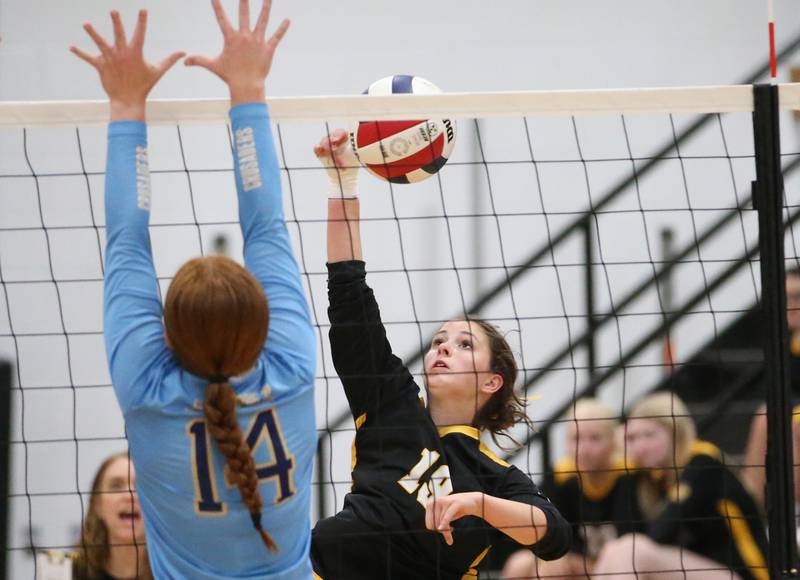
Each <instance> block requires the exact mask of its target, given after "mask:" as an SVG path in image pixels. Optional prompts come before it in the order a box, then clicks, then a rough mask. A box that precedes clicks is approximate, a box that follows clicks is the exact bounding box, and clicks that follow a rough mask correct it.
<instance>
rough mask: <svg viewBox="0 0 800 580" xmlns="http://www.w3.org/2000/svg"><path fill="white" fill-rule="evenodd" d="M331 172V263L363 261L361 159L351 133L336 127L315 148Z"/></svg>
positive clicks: (329, 223)
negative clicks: (348, 134) (359, 176)
mask: <svg viewBox="0 0 800 580" xmlns="http://www.w3.org/2000/svg"><path fill="white" fill-rule="evenodd" d="M314 153H315V154H316V156H317V157H318V158H319V160H320V162H321V163H322V165H323V166H324V167H325V170H326V172H327V174H328V263H329V264H335V263H336V262H345V261H349V260H363V256H362V253H361V227H360V220H361V205H360V202H359V200H358V167H359V165H358V161H357V160H356V157H355V155H354V154H353V152H352V150H351V149H350V146H349V144H348V141H347V132H346V131H344V130H343V129H336V130H334V131H332V132H331V134H330V135H328V136H326V137H324V138H323V139H322V140H321V141H320V142H319V144H318V145H317V146H316V147H314Z"/></svg>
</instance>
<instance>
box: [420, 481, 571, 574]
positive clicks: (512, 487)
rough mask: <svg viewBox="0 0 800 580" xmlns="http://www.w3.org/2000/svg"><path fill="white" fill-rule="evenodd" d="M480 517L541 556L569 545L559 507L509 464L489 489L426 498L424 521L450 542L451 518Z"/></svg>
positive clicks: (557, 552)
mask: <svg viewBox="0 0 800 580" xmlns="http://www.w3.org/2000/svg"><path fill="white" fill-rule="evenodd" d="M465 516H476V517H479V518H482V519H483V520H484V521H485V522H486V523H488V524H489V525H491V526H492V527H494V528H496V529H497V530H500V531H501V532H503V533H504V534H506V535H508V536H509V537H511V538H512V539H513V540H515V541H516V542H518V543H519V544H522V545H524V546H530V548H531V550H532V551H533V552H534V554H536V556H538V557H539V558H541V559H543V560H555V559H556V558H560V557H561V556H563V555H564V554H565V553H566V552H567V550H568V549H569V547H570V540H571V536H572V529H571V526H570V525H569V524H568V523H567V521H566V520H565V519H564V517H563V516H562V515H561V514H560V513H559V511H558V509H556V507H555V506H554V505H553V504H552V503H551V502H550V500H549V499H547V497H546V496H544V494H542V493H541V492H540V491H539V489H538V488H537V487H536V485H534V483H533V482H532V481H531V480H530V479H529V478H528V477H527V476H526V475H525V474H524V473H522V472H521V471H520V470H518V469H516V468H514V467H511V468H509V469H508V470H507V472H506V473H505V475H504V477H503V479H502V481H501V482H500V484H499V485H497V486H495V487H494V489H493V490H491V493H482V492H464V493H454V494H451V495H448V496H445V497H441V498H436V499H435V500H431V501H429V502H428V505H427V507H426V512H425V525H426V527H427V528H428V529H429V530H433V531H437V532H439V533H441V534H442V535H443V536H444V538H445V541H447V542H448V543H452V541H453V538H452V527H451V522H453V521H455V520H457V519H459V518H462V517H465Z"/></svg>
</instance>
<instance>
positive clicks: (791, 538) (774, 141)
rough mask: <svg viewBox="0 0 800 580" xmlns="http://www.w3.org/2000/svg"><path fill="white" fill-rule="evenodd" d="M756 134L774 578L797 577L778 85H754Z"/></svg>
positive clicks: (768, 482)
mask: <svg viewBox="0 0 800 580" xmlns="http://www.w3.org/2000/svg"><path fill="white" fill-rule="evenodd" d="M753 97H754V111H753V133H754V137H755V161H756V181H755V182H754V184H753V199H754V202H755V207H756V210H757V211H758V238H759V247H760V254H761V262H760V264H761V309H762V317H763V324H764V330H765V333H764V340H765V344H764V372H765V378H766V381H767V490H766V491H767V520H768V523H769V538H770V542H769V564H768V565H769V572H770V577H771V578H796V577H797V567H798V566H797V544H796V542H797V540H796V522H795V517H794V508H795V506H794V484H793V480H794V477H793V475H794V474H793V473H792V471H793V469H792V439H791V420H792V416H791V404H790V401H791V391H790V385H789V372H788V369H789V332H788V330H787V327H786V285H785V282H784V279H785V276H786V271H785V265H784V261H783V260H784V253H783V244H784V241H783V238H784V226H783V215H782V210H783V179H782V177H781V166H780V154H781V150H780V130H779V108H778V87H777V86H774V85H764V84H759V85H755V86H754V87H753Z"/></svg>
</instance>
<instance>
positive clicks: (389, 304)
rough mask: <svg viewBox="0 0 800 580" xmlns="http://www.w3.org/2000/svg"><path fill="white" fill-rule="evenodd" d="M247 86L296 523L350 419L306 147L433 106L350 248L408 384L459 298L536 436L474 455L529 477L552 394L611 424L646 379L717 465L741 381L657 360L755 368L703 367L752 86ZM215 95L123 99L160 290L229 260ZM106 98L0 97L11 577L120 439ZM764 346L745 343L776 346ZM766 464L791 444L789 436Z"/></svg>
mask: <svg viewBox="0 0 800 580" xmlns="http://www.w3.org/2000/svg"><path fill="white" fill-rule="evenodd" d="M775 91H776V92H777V94H778V95H779V98H778V101H777V103H776V105H777V107H776V109H775V115H776V122H777V119H778V118H779V121H780V126H781V128H782V139H783V141H782V143H781V145H782V150H783V153H782V154H780V157H779V158H778V162H779V164H780V165H781V166H782V171H783V186H784V187H783V189H780V185H781V184H780V183H778V184H773V186H775V187H778V194H779V199H778V203H779V208H778V209H779V211H778V213H777V215H773V216H772V218H771V219H772V227H773V230H772V233H771V234H770V235H772V239H773V241H774V244H773V246H772V247H771V250H770V252H771V254H770V256H772V257H771V258H770V260H772V261H771V262H770V264H771V266H770V269H769V271H768V272H767V274H764V275H766V276H768V278H767V279H768V280H770V286H769V290H770V291H771V292H772V294H773V295H774V296H773V298H774V300H773V301H770V303H769V304H770V305H771V306H770V307H771V308H772V309H773V310H772V316H773V319H774V318H775V316H777V317H778V319H779V320H785V297H784V299H783V300H784V302H783V303H781V302H780V293H781V291H782V289H783V271H784V268H785V267H786V268H789V267H792V265H800V258H799V256H800V253H798V252H797V247H798V244H799V243H800V232H799V231H798V223H797V219H798V217H800V203H798V202H799V201H800V191H799V190H798V187H797V181H798V175H800V174H796V172H795V169H796V167H797V165H798V163H800V146H798V144H797V142H796V137H797V135H796V134H794V132H793V127H794V125H793V123H794V120H793V117H792V112H791V111H793V110H797V109H800V85H792V84H787V85H780V86H779V87H778V88H776V89H775ZM268 102H269V104H270V111H271V116H272V120H273V131H274V137H275V143H276V146H277V149H278V156H279V164H280V167H281V178H282V184H283V192H284V199H285V203H284V207H285V213H286V220H287V224H288V228H289V232H290V235H291V237H292V241H293V245H294V250H295V255H296V258H297V261H298V264H299V265H300V269H301V272H302V278H303V283H304V285H305V289H306V292H307V296H308V299H309V302H310V304H311V311H312V315H313V317H314V323H315V326H316V329H317V341H318V348H319V353H320V356H319V359H318V360H319V363H318V369H317V376H316V408H317V422H318V425H317V426H318V431H319V437H320V454H319V458H318V463H317V470H316V473H315V476H314V482H315V483H314V486H315V489H314V496H315V497H314V517H315V518H316V517H323V516H329V515H332V514H333V513H335V511H337V510H338V509H340V508H341V505H342V500H343V497H344V495H345V494H346V493H347V492H348V491H349V487H350V444H351V441H352V438H353V435H354V430H355V427H354V426H353V423H352V418H351V417H350V415H349V411H348V407H347V402H346V399H345V397H344V394H343V391H342V387H341V383H340V381H339V379H338V377H337V376H336V373H335V371H334V368H333V364H332V362H331V358H330V348H329V344H328V339H327V330H328V327H329V323H328V320H327V315H326V308H327V294H326V270H325V239H326V238H325V229H326V208H327V206H326V199H327V194H328V191H327V182H326V178H325V173H324V170H322V168H321V167H320V166H319V163H318V161H317V160H316V158H315V157H314V154H313V152H312V146H313V145H314V144H315V143H316V142H318V141H319V138H320V137H321V136H322V135H324V134H325V133H326V132H328V131H329V130H332V129H334V128H337V127H342V126H345V127H346V126H349V125H350V124H352V123H353V122H356V121H359V120H390V119H395V120H402V119H428V118H439V117H448V118H456V119H458V137H457V143H456V146H455V151H454V153H453V155H452V157H451V158H450V160H449V161H448V162H447V164H446V165H445V166H444V167H443V168H442V169H441V170H440V171H439V172H438V173H437V174H436V175H434V176H433V177H431V178H429V179H427V180H426V181H423V182H420V183H416V184H411V185H395V184H390V183H388V182H385V181H381V180H379V179H376V178H374V177H372V176H370V175H367V174H366V172H364V174H363V175H362V177H361V183H360V190H361V194H360V198H361V200H362V202H361V203H362V236H363V239H364V242H363V245H364V249H365V257H366V261H367V264H368V271H369V281H370V284H371V285H372V287H373V288H374V289H375V292H376V296H377V299H378V302H379V304H380V305H381V311H382V315H383V319H384V322H385V324H386V327H387V332H388V335H389V338H390V340H391V342H392V345H393V348H394V350H395V353H396V354H398V356H401V357H402V358H403V359H404V360H406V361H407V363H408V364H409V367H410V369H411V371H412V373H413V374H414V375H415V377H416V378H417V379H418V382H419V384H420V385H421V384H422V383H423V377H422V367H421V354H422V353H423V352H424V351H425V350H426V349H427V347H428V345H429V342H430V337H431V336H432V334H433V333H434V332H435V330H436V329H438V327H439V325H440V324H441V323H442V322H443V321H445V320H448V319H450V318H452V317H455V316H463V315H465V314H469V315H474V316H480V317H482V318H485V319H487V320H489V321H490V322H492V323H494V324H496V325H497V326H499V327H500V328H501V330H502V331H503V332H504V334H505V335H506V337H507V338H508V340H509V342H510V343H511V344H512V347H513V349H514V351H515V355H516V357H517V362H518V364H519V366H520V373H519V374H520V377H519V382H518V385H517V389H518V392H519V393H520V395H521V396H522V397H524V398H525V400H526V404H527V413H528V415H529V417H530V418H531V419H532V421H533V423H534V426H535V427H536V430H535V431H533V432H532V431H530V430H529V428H528V427H526V426H524V425H520V426H518V427H517V428H515V429H513V430H511V432H510V434H511V435H512V436H513V438H514V439H515V440H516V441H518V442H521V443H522V445H520V446H518V447H514V446H513V445H512V446H511V447H510V448H507V449H498V448H496V449H495V451H496V452H497V453H498V454H499V455H501V456H503V457H506V458H508V459H509V460H510V461H513V462H514V463H515V464H516V465H517V466H518V467H520V468H521V469H522V470H523V471H525V472H526V473H528V474H529V475H531V477H532V478H533V479H534V481H537V482H540V481H541V480H542V479H544V478H546V477H548V476H549V475H551V474H552V470H553V465H554V464H555V463H556V461H557V460H558V458H560V457H562V456H564V455H565V454H567V453H568V450H567V446H566V443H565V440H566V435H567V430H568V427H569V424H570V420H569V419H565V412H568V410H569V408H570V405H571V404H572V403H573V402H574V401H575V400H576V399H577V398H579V397H581V396H594V397H597V398H600V399H601V400H603V401H605V402H606V403H607V404H608V405H609V406H611V407H612V408H613V409H614V410H615V412H616V413H617V415H618V417H619V418H624V416H625V414H626V411H627V410H628V409H629V408H630V406H631V405H632V404H633V403H634V402H635V401H637V400H638V399H639V398H640V397H641V396H643V395H644V394H646V393H648V392H651V391H652V390H653V389H663V388H673V389H676V390H680V394H681V395H682V396H684V397H685V398H688V399H690V400H689V401H688V402H689V407H690V409H691V410H692V415H693V418H694V420H695V421H696V422H697V423H698V424H700V425H701V427H703V426H706V427H707V429H706V430H705V431H704V430H703V429H701V435H704V434H706V435H714V436H716V435H719V440H717V441H713V442H714V443H716V444H717V445H718V446H719V447H720V448H722V450H723V452H725V457H726V458H733V459H736V458H737V457H738V456H740V455H741V452H742V451H741V444H742V442H741V441H732V440H730V438H726V436H725V431H726V429H725V428H724V427H723V428H719V426H720V425H723V426H724V425H726V423H725V418H726V417H728V421H730V420H731V417H736V416H737V415H736V413H739V415H740V418H739V419H738V421H739V423H740V424H741V421H743V419H742V418H743V417H747V420H748V421H749V419H750V417H751V415H752V412H753V411H754V410H755V408H756V406H757V404H758V402H759V401H761V402H763V400H764V397H765V396H766V395H765V394H762V393H765V392H766V390H765V391H761V392H759V394H758V395H756V396H753V395H752V393H751V391H750V390H747V389H745V388H744V387H739V389H740V391H739V392H736V393H733V394H731V389H730V387H731V384H730V381H729V380H728V378H725V379H724V380H723V379H722V378H720V379H718V380H714V381H704V380H703V379H702V378H698V377H699V376H700V375H698V374H697V373H695V374H694V375H693V374H691V373H687V374H684V375H681V372H682V371H683V370H685V369H692V368H699V367H700V366H701V365H702V364H705V363H704V362H703V361H704V360H705V359H703V358H702V356H701V355H705V356H706V357H708V356H712V355H709V354H708V353H712V354H713V353H717V354H716V355H714V356H716V359H715V361H716V362H718V363H719V365H720V367H724V368H725V369H726V371H725V372H728V373H730V374H731V375H732V376H736V377H741V376H744V375H747V376H749V375H750V374H753V375H754V376H755V374H758V372H757V371H758V369H761V368H763V366H764V359H763V357H761V358H759V357H760V355H758V354H757V353H756V352H755V351H758V349H762V348H763V345H761V344H760V343H758V341H756V342H755V343H754V344H752V345H750V346H749V347H742V348H741V349H739V350H738V351H736V353H735V354H734V355H732V356H731V357H729V358H728V359H725V357H724V356H723V355H721V354H720V353H721V352H722V350H720V348H721V347H719V344H720V340H723V341H724V340H726V337H727V338H730V336H731V333H732V332H734V331H735V329H736V328H737V325H741V324H742V321H743V320H746V319H747V317H748V316H751V317H752V312H753V309H754V307H755V306H756V304H757V303H758V302H759V300H761V298H762V296H764V295H765V293H764V292H762V272H761V269H760V266H761V265H762V262H761V261H760V254H759V247H760V240H759V236H760V235H762V236H763V235H766V234H765V233H764V232H765V229H764V228H765V226H764V225H763V224H762V225H761V226H760V225H759V212H761V210H762V208H761V207H759V208H757V209H756V208H754V207H753V198H752V193H753V185H752V184H753V182H754V181H755V180H756V177H757V175H756V174H757V155H756V151H757V149H758V143H759V139H761V140H762V141H763V139H764V137H763V135H760V134H759V133H757V132H754V125H753V114H754V111H755V106H754V91H753V87H752V86H749V85H744V86H730V87H692V88H674V89H630V90H603V91H554V92H515V93H470V94H444V95H423V96H420V95H414V96H411V95H392V96H381V97H375V96H370V97H366V96H358V97H324V98H323V97H319V98H273V99H270V100H269V101H268ZM227 110H228V103H227V101H217V100H199V101H156V102H153V103H151V104H150V105H149V108H148V120H149V123H150V127H149V158H150V165H151V175H152V189H153V206H152V215H151V229H150V233H151V238H152V245H153V255H154V261H155V267H156V272H157V275H158V277H159V282H160V285H161V290H162V294H164V293H165V291H166V289H167V287H168V285H169V283H170V280H171V278H172V276H173V275H174V273H175V272H176V270H177V269H178V267H180V265H181V264H182V263H183V262H185V261H186V260H187V259H188V258H190V257H193V256H196V255H199V254H209V253H225V254H227V255H230V256H231V257H233V258H234V259H237V260H241V255H242V239H241V233H240V231H239V229H238V221H237V207H236V201H235V199H236V198H235V185H234V180H233V166H232V158H231V152H230V149H231V141H230V134H229V127H228V124H227ZM107 116H108V111H107V105H106V104H105V103H100V102H73V103H69V102H65V103H2V104H0V207H2V208H3V210H2V211H0V359H2V358H6V359H11V360H13V361H15V362H16V366H15V371H14V376H13V377H12V386H11V412H12V421H11V438H10V445H9V448H10V454H11V469H10V471H9V476H10V487H9V492H8V511H9V514H10V523H9V527H8V530H9V542H8V545H7V548H6V549H5V556H6V559H7V560H8V561H9V564H10V570H11V571H12V573H11V577H14V578H32V577H33V576H34V573H35V572H34V569H35V560H34V559H33V558H32V557H31V554H32V553H33V552H34V551H39V550H46V549H69V548H71V547H73V546H75V544H76V542H77V536H78V531H79V529H80V526H81V522H82V521H83V519H84V517H85V514H86V510H87V507H88V504H89V498H90V486H91V479H92V477H93V475H94V472H95V470H96V469H97V467H98V465H99V464H100V463H101V461H102V459H103V458H105V457H106V456H108V455H109V454H111V453H113V452H117V451H120V450H124V449H125V448H126V440H125V429H124V423H123V419H122V416H121V413H120V411H119V408H118V406H117V403H116V401H115V398H114V394H113V390H112V387H111V384H110V378H109V375H108V370H107V366H106V358H105V352H104V346H103V339H102V331H103V323H102V286H103V253H104V247H105V222H104V215H103V179H104V174H103V173H104V167H105V148H106V127H105V123H106V120H107ZM774 145H776V144H775V143H773V146H774ZM759 179H760V177H759ZM756 189H758V188H756ZM773 193H774V192H773ZM781 221H782V222H783V223H784V224H785V231H784V227H783V226H782V225H781V223H780V222H781ZM762 246H763V244H762ZM779 250H780V251H779ZM762 251H763V250H762ZM779 253H780V254H783V253H785V256H784V255H777V254H779ZM784 258H785V260H786V264H785V265H784V262H783V260H784ZM765 288H766V287H765ZM775 301H777V302H775ZM773 302H774V304H773ZM781 304H783V306H781ZM781 307H783V309H784V312H783V313H780V314H777V313H779V311H780V309H781ZM779 330H780V328H778V329H777V330H776V332H778V331H779ZM785 332H786V331H785V328H784V329H783V333H784V335H785ZM770 336H771V338H770V340H771V341H772V343H775V342H776V341H778V340H779V339H780V336H783V335H780V334H775V333H773V334H772V335H770ZM772 343H771V344H772ZM737 344H738V343H737ZM778 346H779V345H777V344H773V347H775V348H774V349H773V350H774V352H773V353H772V355H771V356H773V357H777V356H783V357H784V358H783V359H781V360H784V363H785V361H786V358H785V357H786V356H788V354H786V353H783V354H782V353H781V352H779V349H778ZM784 346H785V345H784ZM747 348H749V349H750V350H747ZM715 349H716V350H715ZM776 349H777V350H776ZM724 352H725V353H730V352H732V351H731V350H730V349H728V350H725V351H724ZM665 353H666V354H665ZM714 356H712V358H714ZM723 359H725V360H723ZM768 360H769V359H768ZM775 360H778V359H775ZM706 362H707V361H706ZM781 364H783V363H781ZM767 366H769V364H768V365H767ZM756 367H757V368H756ZM754 369H755V370H754ZM723 376H724V377H729V375H720V377H723ZM676 377H678V378H680V377H684V378H683V379H682V381H681V380H678V381H677V382H676ZM785 379H786V378H785V377H784V376H783V375H781V376H776V377H774V381H773V382H774V383H775V384H776V385H777V384H778V383H781V384H782V383H784V382H786V380H785ZM750 380H751V383H750V384H751V385H752V384H756V383H759V384H764V383H765V382H769V381H767V380H766V379H764V378H763V375H758V377H756V378H751V379H750ZM759 381H760V382H759ZM737 384H738V383H737ZM776 388H777V387H776ZM745 391H747V393H749V394H747V393H745V394H743V393H744V392H745ZM745 395H747V396H745ZM725 397H727V399H725ZM721 400H725V401H727V403H726V405H725V406H724V407H720V408H716V407H717V406H715V405H714V404H713V402H714V401H721ZM775 405H776V406H775ZM775 405H774V407H775V408H776V410H775V411H774V413H775V417H776V418H778V417H784V419H785V418H786V417H788V415H786V413H788V412H789V411H788V409H789V401H788V400H786V399H785V398H782V399H776V401H775ZM714 426H717V428H716V430H715V428H714ZM785 426H786V427H787V428H788V423H787V424H786V425H785ZM784 435H785V432H784ZM787 443H790V441H785V440H784V441H783V443H781V444H780V445H783V446H784V447H785V446H786V444H787ZM487 444H489V445H491V442H487ZM786 454H788V455H786ZM783 456H784V458H785V457H788V458H789V460H790V459H791V449H790V447H788V448H784V450H783ZM726 460H727V459H726ZM730 463H731V467H732V469H737V468H738V466H737V465H736V461H733V460H731V462H730ZM779 469H780V470H781V471H780V472H781V473H783V474H786V472H787V471H788V468H787V465H786V464H785V463H782V464H781V466H779ZM789 475H790V474H789ZM788 481H791V480H788ZM784 483H786V482H784ZM784 487H785V486H784ZM784 491H786V490H784ZM790 491H791V490H790ZM784 499H786V498H784ZM775 537H777V538H778V540H779V541H780V539H781V536H780V534H778V535H777V536H774V535H773V538H775ZM784 540H785V538H784ZM771 557H772V556H771ZM501 564H502V562H500V561H499V560H495V561H494V562H493V564H492V565H493V566H494V567H495V568H498V567H499V566H500V565H501Z"/></svg>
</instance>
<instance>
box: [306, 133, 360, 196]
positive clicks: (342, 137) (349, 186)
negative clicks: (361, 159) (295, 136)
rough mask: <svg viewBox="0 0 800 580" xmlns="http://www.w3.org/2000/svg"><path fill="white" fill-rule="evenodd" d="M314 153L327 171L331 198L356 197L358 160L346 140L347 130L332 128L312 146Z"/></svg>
mask: <svg viewBox="0 0 800 580" xmlns="http://www.w3.org/2000/svg"><path fill="white" fill-rule="evenodd" d="M314 155H316V156H317V158H318V159H319V160H320V163H322V165H323V167H325V170H326V171H327V173H328V182H329V190H330V191H329V192H328V195H329V197H330V198H331V199H354V198H356V197H358V168H359V164H358V160H357V159H356V156H355V154H354V153H353V150H352V149H351V148H350V144H349V143H348V142H347V131H345V130H344V129H334V130H333V131H331V133H330V134H329V135H327V136H325V137H323V138H322V140H321V141H320V142H319V144H317V145H315V146H314Z"/></svg>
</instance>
